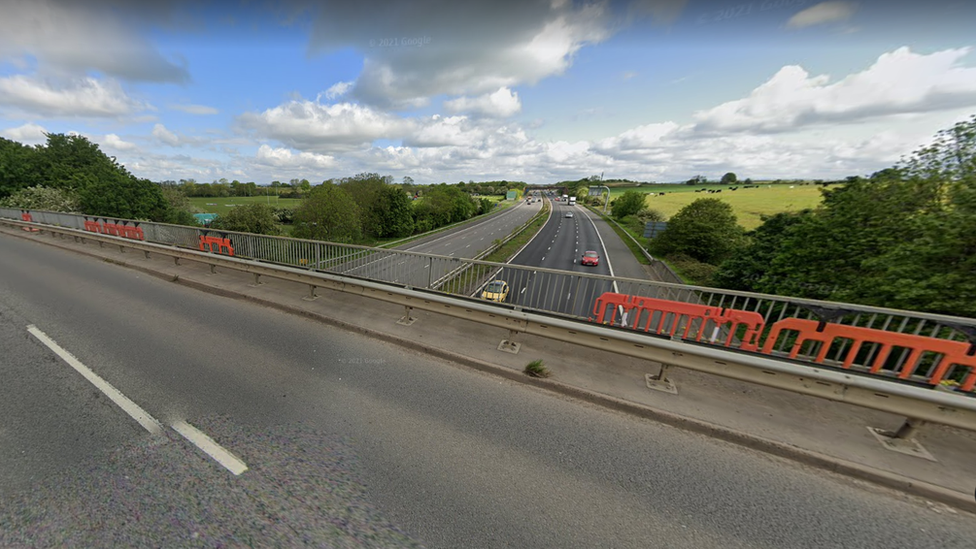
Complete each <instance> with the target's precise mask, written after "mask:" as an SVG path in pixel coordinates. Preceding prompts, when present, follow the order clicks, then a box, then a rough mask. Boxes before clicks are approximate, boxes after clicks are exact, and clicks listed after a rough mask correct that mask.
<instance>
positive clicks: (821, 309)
mask: <svg viewBox="0 0 976 549" xmlns="http://www.w3.org/2000/svg"><path fill="white" fill-rule="evenodd" d="M24 215H27V216H28V217H29V218H30V219H31V220H32V221H34V222H39V223H43V224H46V225H52V226H60V227H66V228H72V229H76V230H82V231H87V232H89V233H92V232H96V233H101V234H106V233H107V234H110V235H113V234H115V235H119V234H125V235H127V236H128V237H129V238H136V239H138V236H140V235H141V236H142V238H141V240H144V241H146V242H155V243H160V244H165V245H168V246H174V247H179V248H189V249H197V250H208V253H210V254H212V255H222V256H233V257H239V258H247V259H254V260H257V261H260V262H264V263H270V264H274V265H281V266H288V267H294V268H299V269H305V270H308V271H310V272H311V271H316V272H324V273H330V274H338V275H346V276H354V277H356V278H359V279H368V280H373V281H376V282H384V283H391V284H397V285H400V286H403V287H406V288H411V289H425V290H436V291H438V292H441V293H443V294H449V295H457V296H468V295H471V294H472V293H473V292H474V291H475V289H476V288H477V287H478V286H479V285H481V284H484V283H485V282H487V281H490V280H493V279H503V280H505V281H506V282H507V283H508V285H509V287H510V288H511V293H510V294H509V296H508V299H507V300H506V303H507V304H508V305H509V306H510V307H513V308H514V309H515V310H523V311H536V312H543V313H547V314H556V315H559V316H560V317H562V318H565V319H567V320H592V321H597V322H603V321H604V319H598V318H595V314H596V311H595V310H594V307H595V305H596V303H597V299H598V298H599V297H600V296H601V295H603V294H604V293H606V292H617V293H620V294H625V295H630V296H635V297H645V298H654V299H663V300H670V301H679V302H684V303H694V304H700V305H705V306H712V307H720V308H722V309H734V310H740V311H744V312H747V313H755V314H757V315H759V316H761V317H762V319H763V321H764V323H765V330H764V332H763V333H762V334H760V336H759V341H760V344H761V343H763V342H764V341H765V338H766V337H767V336H768V334H769V333H770V331H771V329H772V325H773V324H775V323H776V322H778V321H781V320H783V319H787V318H798V319H802V320H814V321H819V322H829V323H833V324H840V325H844V326H853V327H860V328H870V329H874V330H881V331H885V332H894V333H904V334H913V335H919V336H925V337H931V338H936V339H946V340H951V341H959V342H969V343H973V344H974V345H976V319H967V318H960V317H950V316H945V315H937V314H930V313H919V312H910V311H901V310H895V309H886V308H881V307H869V306H864V305H852V304H844V303H833V302H825V301H817V300H809V299H798V298H789V297H783V296H775V295H768V294H757V293H750V292H740V291H733V290H721V289H716V288H708V287H701V286H689V285H684V284H675V283H668V282H658V281H649V280H640V279H629V278H619V277H618V278H614V277H609V276H603V275H596V274H590V273H586V272H585V271H583V270H577V271H562V270H555V269H546V268H541V267H525V266H518V265H510V264H504V263H494V262H486V261H481V260H475V259H460V258H455V257H449V256H441V255H434V254H423V253H418V252H409V251H400V250H387V249H381V248H371V247H367V246H356V245H349V244H335V243H329V242H320V241H312V240H301V239H294V238H287V237H277V236H264V235H253V234H246V233H235V232H229V231H216V230H212V229H206V228H198V227H184V226H176V225H167V224H162V223H151V222H136V221H129V220H115V219H105V218H95V217H91V216H88V217H86V216H81V215H75V214H64V213H55V212H40V211H22V210H16V209H10V208H0V217H3V218H6V219H23V216H24ZM120 227H123V228H127V229H125V230H123V229H121V228H120ZM578 268H579V269H584V268H583V267H578ZM451 273H458V274H457V276H449V275H450V274H451ZM638 320H639V319H638ZM684 321H686V319H682V318H678V317H673V318H667V319H664V322H665V324H669V323H680V322H684ZM634 322H635V319H629V322H628V325H630V326H633V325H634ZM618 325H619V323H618ZM715 328H716V327H715V326H714V325H703V326H698V327H697V329H698V330H703V331H709V330H714V329H715ZM737 335H741V334H737ZM792 343H793V340H791V339H790V338H789V337H784V338H781V339H780V340H779V341H778V342H777V346H776V347H775V348H773V349H771V354H774V355H779V356H784V355H786V354H788V353H789V351H790V348H791V345H792ZM974 348H976V347H974ZM821 350H822V349H821V347H820V346H818V344H817V343H816V342H813V343H811V344H808V345H807V344H805V345H804V347H803V348H802V349H800V350H799V352H798V353H797V355H796V356H795V357H794V358H795V360H798V361H806V362H808V363H810V364H811V365H813V364H814V363H815V362H817V360H816V359H817V357H818V355H820V352H821ZM846 351H847V348H846V347H845V345H844V344H841V345H838V346H836V348H833V347H832V348H831V349H829V353H827V356H826V357H824V358H823V360H820V361H819V362H820V363H821V364H822V365H824V366H832V367H840V366H841V365H842V364H843V361H844V360H843V358H844V354H845V353H846ZM883 351H884V349H883V346H882V345H880V344H878V343H868V344H867V345H864V346H863V348H860V349H859V352H860V353H861V354H862V355H863V356H864V359H865V360H864V361H859V363H858V364H859V365H854V367H853V369H854V370H857V369H859V368H860V369H861V370H864V371H867V370H871V369H870V368H867V367H864V364H868V363H869V362H870V359H871V357H873V356H876V355H877V354H878V353H881V352H883ZM917 358H918V357H914V356H913V355H912V353H911V352H910V351H909V350H908V349H900V350H899V349H896V351H895V352H894V353H892V354H891V355H890V357H889V360H888V362H887V363H886V364H885V365H884V367H883V368H881V369H879V370H876V371H873V374H874V375H877V376H879V377H882V378H885V379H888V380H891V381H896V382H898V381H901V382H923V383H924V382H927V381H928V380H930V379H932V377H933V372H934V371H935V366H934V363H935V359H934V358H933V357H931V356H928V357H925V358H924V359H922V360H920V361H919V362H918V364H917V365H909V367H908V368H907V369H908V370H911V372H910V373H911V375H910V376H908V377H907V378H901V379H900V378H899V377H898V376H897V375H896V372H903V371H905V370H906V364H907V361H909V360H915V359H917ZM966 375H968V372H967V370H966V367H965V366H958V367H954V368H953V369H952V370H951V371H950V372H948V373H947V375H946V376H945V377H946V378H947V379H955V380H961V379H962V378H963V377H965V376H966Z"/></svg>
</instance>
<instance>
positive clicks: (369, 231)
mask: <svg viewBox="0 0 976 549" xmlns="http://www.w3.org/2000/svg"><path fill="white" fill-rule="evenodd" d="M341 187H342V188H343V190H345V191H346V192H347V193H349V196H351V197H352V199H353V200H354V201H355V202H356V205H358V206H359V218H360V221H361V222H362V228H361V231H362V234H363V236H366V237H368V238H378V237H382V236H384V234H385V232H386V231H385V227H384V226H383V225H384V223H383V221H384V218H385V212H384V211H383V210H384V207H385V204H384V202H383V196H384V192H383V190H384V187H386V184H385V183H384V182H383V178H382V177H381V176H380V175H379V174H376V173H361V174H358V175H355V176H353V177H350V178H346V179H344V180H343V181H342V184H341Z"/></svg>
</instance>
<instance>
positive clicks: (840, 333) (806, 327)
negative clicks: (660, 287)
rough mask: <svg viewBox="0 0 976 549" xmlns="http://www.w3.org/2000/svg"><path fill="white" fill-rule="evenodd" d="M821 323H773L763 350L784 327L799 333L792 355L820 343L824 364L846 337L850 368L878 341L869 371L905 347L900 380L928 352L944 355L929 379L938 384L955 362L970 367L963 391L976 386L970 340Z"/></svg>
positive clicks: (819, 355)
mask: <svg viewBox="0 0 976 549" xmlns="http://www.w3.org/2000/svg"><path fill="white" fill-rule="evenodd" d="M820 324H821V323H820V322H818V321H816V320H803V319H799V318H787V319H784V320H780V321H779V322H777V323H776V324H773V327H772V329H771V330H770V332H769V337H768V338H767V339H766V343H765V345H763V350H762V352H763V353H766V354H769V353H770V352H771V351H772V350H773V348H774V347H775V345H776V341H777V340H778V339H779V336H780V334H781V333H782V332H783V330H791V331H795V332H797V338H796V342H795V343H794V344H793V348H792V349H790V358H796V356H797V354H798V353H799V352H800V348H801V347H802V345H803V344H804V343H805V342H807V341H818V342H820V344H821V345H820V350H819V351H818V353H817V356H816V357H815V358H814V361H815V362H818V363H822V362H823V361H824V360H825V359H826V358H827V353H828V351H829V350H830V347H831V345H832V344H833V342H834V340H835V339H845V340H850V341H851V347H850V349H848V350H847V352H846V354H845V356H844V360H843V367H844V368H850V367H851V365H852V364H853V363H854V360H855V358H856V357H857V354H858V352H859V351H860V350H861V348H862V347H863V346H864V345H865V344H872V343H875V344H878V345H880V346H881V347H880V350H879V351H878V353H877V356H875V357H874V359H873V360H872V361H871V364H870V365H869V367H870V369H869V371H870V372H871V373H872V374H876V373H878V372H879V371H880V370H881V368H882V367H883V366H884V364H885V362H886V361H887V360H888V357H889V356H890V354H891V350H892V348H893V347H903V348H905V349H908V350H910V354H909V356H908V358H907V359H906V360H905V361H904V363H903V364H902V366H901V369H900V371H899V372H898V377H899V379H907V378H908V377H910V376H911V375H912V374H913V373H914V369H915V365H916V363H917V362H918V360H919V359H920V358H921V357H922V355H923V354H924V353H926V352H930V353H936V354H939V355H942V358H941V359H940V360H939V362H938V364H936V365H935V368H934V370H933V371H932V373H931V375H930V376H929V379H928V382H929V383H930V384H932V385H938V384H939V383H940V382H941V381H942V378H944V377H945V375H946V373H947V372H948V371H949V368H950V367H951V366H952V365H953V364H958V365H960V366H968V367H969V373H968V374H967V375H966V377H965V379H964V380H963V382H962V383H961V387H960V388H961V389H962V390H963V391H972V390H973V387H974V386H976V353H971V352H970V351H972V350H974V349H973V346H972V345H971V344H969V343H964V342H960V341H951V340H948V339H937V338H934V337H926V336H919V335H912V334H902V333H897V332H887V331H884V330H875V329H872V328H861V327H857V326H845V325H842V324H826V325H824V327H823V331H819V332H818V331H817V328H818V327H819V326H820Z"/></svg>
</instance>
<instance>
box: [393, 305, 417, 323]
mask: <svg viewBox="0 0 976 549" xmlns="http://www.w3.org/2000/svg"><path fill="white" fill-rule="evenodd" d="M403 308H404V309H406V314H404V315H403V316H402V317H400V320H397V324H399V325H401V326H410V325H411V324H413V323H414V321H416V320H417V319H416V318H414V317H413V316H412V315H411V314H410V313H411V312H412V311H413V307H411V306H409V305H404V306H403Z"/></svg>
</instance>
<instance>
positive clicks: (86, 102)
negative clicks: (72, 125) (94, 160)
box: [0, 75, 151, 117]
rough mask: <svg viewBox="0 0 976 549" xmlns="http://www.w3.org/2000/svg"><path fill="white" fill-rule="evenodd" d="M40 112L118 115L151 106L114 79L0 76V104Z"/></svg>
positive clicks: (58, 114) (42, 114)
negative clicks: (56, 80) (135, 96)
mask: <svg viewBox="0 0 976 549" xmlns="http://www.w3.org/2000/svg"><path fill="white" fill-rule="evenodd" d="M3 107H13V108H16V109H20V110H23V111H26V112H29V113H32V114H37V115H39V116H90V117H118V116H123V115H128V114H132V113H134V112H138V111H143V110H146V109H149V108H151V106H150V105H148V104H146V103H143V102H141V101H137V100H135V99H132V98H131V97H129V96H128V95H126V93H125V91H123V90H122V86H120V85H119V83H118V82H116V81H115V80H104V81H100V80H96V79H95V78H91V77H85V78H78V79H73V80H70V81H68V82H66V83H58V82H55V81H52V80H43V79H39V78H36V77H29V76H23V75H15V76H8V77H6V78H0V108H3Z"/></svg>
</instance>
